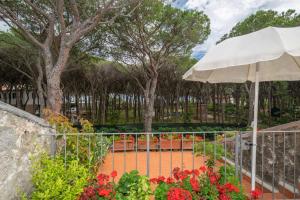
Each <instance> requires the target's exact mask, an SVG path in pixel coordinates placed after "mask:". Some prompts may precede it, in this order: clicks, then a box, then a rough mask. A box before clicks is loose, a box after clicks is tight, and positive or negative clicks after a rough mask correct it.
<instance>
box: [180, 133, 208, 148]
mask: <svg viewBox="0 0 300 200" xmlns="http://www.w3.org/2000/svg"><path fill="white" fill-rule="evenodd" d="M202 140H203V138H202V136H195V135H190V134H186V135H185V137H183V138H182V149H185V150H191V149H193V143H194V144H196V142H200V141H202Z"/></svg>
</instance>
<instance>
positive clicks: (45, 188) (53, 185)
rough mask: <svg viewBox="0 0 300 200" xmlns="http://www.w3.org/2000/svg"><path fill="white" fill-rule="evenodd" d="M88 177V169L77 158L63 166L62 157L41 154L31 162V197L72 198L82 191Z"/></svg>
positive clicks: (70, 199)
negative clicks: (32, 186) (32, 189)
mask: <svg viewBox="0 0 300 200" xmlns="http://www.w3.org/2000/svg"><path fill="white" fill-rule="evenodd" d="M88 177H89V173H88V169H87V168H86V167H85V166H84V165H81V164H80V163H79V162H78V161H77V160H72V161H70V162H68V163H67V166H66V167H65V165H64V161H63V158H62V157H60V156H57V157H56V158H50V157H49V156H47V155H42V156H41V158H40V159H39V160H36V161H34V162H33V166H32V182H33V185H34V191H33V193H32V196H31V198H32V199H33V200H35V199H57V200H60V199H61V200H74V199H76V198H77V197H78V195H79V194H81V193H82V192H83V188H84V187H85V186H86V185H87V180H88Z"/></svg>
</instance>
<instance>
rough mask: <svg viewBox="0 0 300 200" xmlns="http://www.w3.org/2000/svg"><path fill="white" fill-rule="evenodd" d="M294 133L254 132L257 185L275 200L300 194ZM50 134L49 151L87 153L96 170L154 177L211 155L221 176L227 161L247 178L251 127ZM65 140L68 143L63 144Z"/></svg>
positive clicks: (299, 147)
mask: <svg viewBox="0 0 300 200" xmlns="http://www.w3.org/2000/svg"><path fill="white" fill-rule="evenodd" d="M299 133H300V131H259V132H258V137H257V155H256V156H257V163H256V172H257V173H256V177H255V178H256V185H257V187H258V188H261V190H262V191H264V193H265V194H266V193H270V194H271V196H272V199H277V196H276V195H278V194H280V195H281V197H282V198H293V199H296V198H300V196H299V189H300V182H299V181H300V153H299V152H300V135H299ZM48 136H49V135H42V137H48ZM51 137H52V140H51V141H52V145H51V146H52V154H54V153H55V152H61V153H62V154H63V155H64V158H65V164H67V156H68V155H70V154H73V155H72V156H73V157H76V158H77V159H80V157H81V156H82V154H86V155H85V156H86V158H87V159H88V161H89V163H91V162H92V160H97V161H98V163H100V164H99V165H98V166H99V171H102V170H104V171H105V170H107V171H112V170H115V169H118V170H119V171H120V170H121V172H122V171H123V172H126V171H131V170H133V169H138V170H139V171H140V172H141V173H145V174H146V175H148V176H149V177H152V176H153V177H154V176H158V175H172V169H173V168H174V167H180V168H181V169H194V168H199V166H201V165H203V164H204V163H205V162H206V161H207V160H208V159H211V160H213V161H214V162H215V163H216V166H217V167H220V166H224V169H225V177H226V173H227V172H226V170H227V168H228V167H227V166H232V167H234V169H235V176H236V177H239V180H240V182H241V183H242V184H243V182H245V184H243V185H247V184H246V182H247V181H248V182H249V180H250V179H251V177H252V174H251V173H250V171H251V165H252V163H251V147H252V142H251V141H252V132H240V131H214V132H164V133H161V132H160V133H65V134H56V135H52V136H51ZM70 141H72V142H71V143H72V145H68V143H70ZM83 146H85V147H84V148H83ZM68 148H72V151H70V149H68ZM82 149H85V150H82ZM249 189H250V188H249Z"/></svg>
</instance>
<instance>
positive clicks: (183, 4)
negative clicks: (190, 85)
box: [175, 0, 300, 58]
mask: <svg viewBox="0 0 300 200" xmlns="http://www.w3.org/2000/svg"><path fill="white" fill-rule="evenodd" d="M175 5H176V6H177V7H180V8H184V9H186V8H187V9H197V10H199V11H204V13H205V14H207V15H208V17H209V18H210V22H211V34H210V36H209V38H208V40H207V41H206V42H205V43H204V44H203V45H198V46H197V47H196V48H195V49H194V56H195V57H198V58H199V57H201V55H202V54H203V53H202V52H205V51H207V49H209V48H210V47H211V46H212V45H215V43H216V41H218V40H219V39H220V38H221V37H222V36H223V35H224V34H226V33H228V32H229V31H230V30H231V28H232V27H233V26H234V25H235V24H236V23H237V22H239V21H241V20H243V19H244V18H246V17H247V16H249V15H251V14H252V13H254V12H256V11H258V10H269V9H272V10H276V11H280V12H281V11H286V10H288V9H295V10H297V11H298V12H300V0H176V2H175Z"/></svg>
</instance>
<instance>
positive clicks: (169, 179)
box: [166, 177, 175, 184]
mask: <svg viewBox="0 0 300 200" xmlns="http://www.w3.org/2000/svg"><path fill="white" fill-rule="evenodd" d="M174 182H175V180H174V179H173V178H172V177H169V178H167V181H166V183H167V184H171V183H174Z"/></svg>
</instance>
